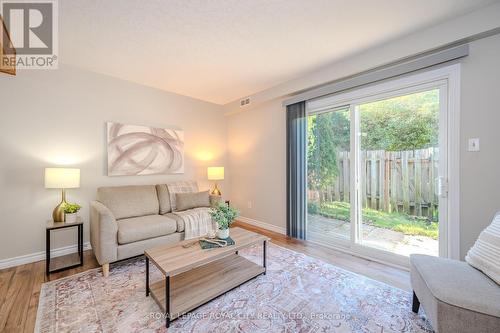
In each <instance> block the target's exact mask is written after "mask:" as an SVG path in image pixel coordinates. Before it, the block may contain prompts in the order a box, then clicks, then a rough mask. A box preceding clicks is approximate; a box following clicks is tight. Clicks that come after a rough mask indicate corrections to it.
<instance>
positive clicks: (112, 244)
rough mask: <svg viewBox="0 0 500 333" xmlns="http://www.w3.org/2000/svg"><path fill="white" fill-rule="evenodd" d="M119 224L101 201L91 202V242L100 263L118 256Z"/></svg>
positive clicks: (102, 263)
mask: <svg viewBox="0 0 500 333" xmlns="http://www.w3.org/2000/svg"><path fill="white" fill-rule="evenodd" d="M117 234H118V224H117V223H116V219H115V217H114V215H113V213H112V212H111V210H109V208H107V207H106V206H104V205H103V204H102V203H100V202H99V201H92V202H91V203H90V243H91V244H92V249H93V251H94V254H95V256H96V258H97V261H98V262H99V264H100V265H104V264H109V263H111V262H114V261H116V260H117V258H118V241H117Z"/></svg>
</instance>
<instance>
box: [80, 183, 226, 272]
mask: <svg viewBox="0 0 500 333" xmlns="http://www.w3.org/2000/svg"><path fill="white" fill-rule="evenodd" d="M182 184H183V185H189V186H187V187H185V188H184V192H189V190H186V188H192V189H193V192H194V191H198V186H197V185H196V182H182ZM181 187H182V186H181ZM215 200H217V199H216V198H214V197H211V198H210V201H211V202H214V201H215ZM207 209H209V208H208V207H207ZM183 231H184V222H183V220H182V219H181V218H179V217H178V216H177V215H175V214H173V213H172V205H171V196H170V193H169V189H168V186H167V185H166V184H161V185H141V186H118V187H100V188H98V190H97V200H96V201H93V202H91V203H90V243H91V245H92V249H93V251H94V254H95V256H96V258H97V261H98V262H99V264H100V265H102V269H103V274H104V276H107V275H108V274H109V264H110V263H112V262H115V261H118V260H122V259H126V258H130V257H134V256H137V255H140V254H143V253H144V250H146V249H148V248H151V247H154V246H157V245H161V244H171V243H176V242H179V241H181V240H183V239H184V232H183Z"/></svg>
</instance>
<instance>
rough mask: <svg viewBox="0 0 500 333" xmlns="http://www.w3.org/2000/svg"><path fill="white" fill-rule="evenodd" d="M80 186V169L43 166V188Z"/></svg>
mask: <svg viewBox="0 0 500 333" xmlns="http://www.w3.org/2000/svg"><path fill="white" fill-rule="evenodd" d="M76 187H80V169H74V168H45V188H76Z"/></svg>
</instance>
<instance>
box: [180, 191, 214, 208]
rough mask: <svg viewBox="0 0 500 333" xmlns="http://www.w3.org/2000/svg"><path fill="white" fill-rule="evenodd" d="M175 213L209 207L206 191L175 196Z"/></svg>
mask: <svg viewBox="0 0 500 333" xmlns="http://www.w3.org/2000/svg"><path fill="white" fill-rule="evenodd" d="M175 202H176V207H175V210H176V211H183V210H187V209H192V208H199V207H210V194H209V193H208V191H203V192H194V193H176V194H175Z"/></svg>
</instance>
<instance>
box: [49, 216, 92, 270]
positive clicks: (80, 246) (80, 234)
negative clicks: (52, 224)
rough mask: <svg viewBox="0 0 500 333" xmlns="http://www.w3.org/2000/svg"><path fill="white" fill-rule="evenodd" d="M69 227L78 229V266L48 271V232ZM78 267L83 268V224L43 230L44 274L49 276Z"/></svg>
mask: <svg viewBox="0 0 500 333" xmlns="http://www.w3.org/2000/svg"><path fill="white" fill-rule="evenodd" d="M70 227H77V228H78V236H77V239H78V245H77V248H76V249H77V252H78V258H79V259H80V262H79V263H78V264H74V265H70V266H66V267H61V268H57V269H54V270H52V271H51V270H50V260H51V258H50V232H51V231H52V230H55V229H63V228H70ZM78 266H83V223H80V224H78V225H74V224H73V225H68V226H62V227H58V228H47V229H46V230H45V274H46V275H47V276H49V274H50V273H54V272H59V271H62V270H65V269H69V268H74V267H78Z"/></svg>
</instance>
